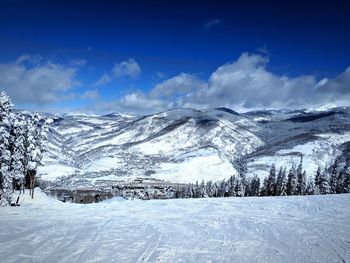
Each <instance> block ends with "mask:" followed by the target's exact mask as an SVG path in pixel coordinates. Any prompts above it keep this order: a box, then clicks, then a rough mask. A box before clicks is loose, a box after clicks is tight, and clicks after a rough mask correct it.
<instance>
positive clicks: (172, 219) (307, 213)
mask: <svg viewBox="0 0 350 263" xmlns="http://www.w3.org/2000/svg"><path fill="white" fill-rule="evenodd" d="M20 202H22V205H21V206H20V207H17V208H13V207H5V208H2V210H1V213H0V243H1V246H0V255H1V261H2V262H57V261H58V259H59V261H60V262H77V263H78V262H327V263H330V262H349V261H350V226H349V224H348V221H349V218H350V195H349V194H342V195H326V196H298V197H297V196H293V197H247V198H210V199H207V198H206V199H186V200H184V199H174V200H163V201H161V200H151V201H141V200H134V201H131V200H123V199H120V198H114V199H111V200H108V201H104V202H101V203H97V204H90V205H79V204H72V203H63V202H60V201H58V200H56V199H52V198H50V197H47V196H46V195H45V194H43V193H41V192H40V189H37V190H36V194H35V199H34V200H31V199H30V198H26V199H25V200H23V199H21V201H20Z"/></svg>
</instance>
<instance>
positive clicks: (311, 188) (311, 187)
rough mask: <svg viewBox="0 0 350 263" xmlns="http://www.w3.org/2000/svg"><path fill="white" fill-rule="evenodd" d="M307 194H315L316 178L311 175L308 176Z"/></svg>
mask: <svg viewBox="0 0 350 263" xmlns="http://www.w3.org/2000/svg"><path fill="white" fill-rule="evenodd" d="M305 194H306V195H313V194H315V184H314V180H313V178H311V177H307V179H306V190H305Z"/></svg>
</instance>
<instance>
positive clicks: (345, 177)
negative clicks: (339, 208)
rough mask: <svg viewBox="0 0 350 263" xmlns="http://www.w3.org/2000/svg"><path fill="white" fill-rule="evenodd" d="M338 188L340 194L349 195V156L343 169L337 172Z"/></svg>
mask: <svg viewBox="0 0 350 263" xmlns="http://www.w3.org/2000/svg"><path fill="white" fill-rule="evenodd" d="M338 187H339V192H340V193H350V155H348V157H347V159H346V162H345V165H344V167H343V169H342V170H341V171H340V172H339V179H338Z"/></svg>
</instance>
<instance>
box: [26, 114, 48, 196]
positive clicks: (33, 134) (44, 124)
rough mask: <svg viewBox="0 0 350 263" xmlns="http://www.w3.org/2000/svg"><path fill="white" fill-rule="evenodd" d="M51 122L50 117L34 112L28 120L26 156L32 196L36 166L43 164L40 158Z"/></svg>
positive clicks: (44, 148)
mask: <svg viewBox="0 0 350 263" xmlns="http://www.w3.org/2000/svg"><path fill="white" fill-rule="evenodd" d="M51 122H52V120H51V119H45V118H43V117H41V116H40V115H39V114H38V113H35V114H34V115H33V116H32V118H31V121H30V122H29V128H28V132H29V136H28V144H29V146H28V147H27V156H28V174H29V178H30V189H31V195H32V198H33V196H34V185H35V175H36V172H37V168H38V166H40V165H43V163H42V159H43V154H44V152H45V151H46V141H47V132H48V128H49V125H50V123H51Z"/></svg>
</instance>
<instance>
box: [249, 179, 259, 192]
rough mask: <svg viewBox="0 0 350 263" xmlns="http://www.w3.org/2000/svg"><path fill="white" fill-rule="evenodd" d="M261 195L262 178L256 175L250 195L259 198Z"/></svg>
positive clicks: (251, 184) (252, 180) (251, 182)
mask: <svg viewBox="0 0 350 263" xmlns="http://www.w3.org/2000/svg"><path fill="white" fill-rule="evenodd" d="M259 194H260V178H259V177H258V176H257V175H254V176H253V178H252V179H251V181H250V195H251V196H259Z"/></svg>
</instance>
